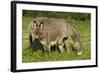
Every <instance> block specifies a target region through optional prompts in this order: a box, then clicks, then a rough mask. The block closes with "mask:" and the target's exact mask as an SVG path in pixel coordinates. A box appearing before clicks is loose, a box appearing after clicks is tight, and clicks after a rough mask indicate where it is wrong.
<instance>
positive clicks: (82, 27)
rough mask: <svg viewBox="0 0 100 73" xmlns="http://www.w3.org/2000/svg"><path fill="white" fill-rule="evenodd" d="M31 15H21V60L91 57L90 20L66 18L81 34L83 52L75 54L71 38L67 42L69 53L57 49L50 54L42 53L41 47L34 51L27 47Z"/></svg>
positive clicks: (83, 58)
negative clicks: (78, 54)
mask: <svg viewBox="0 0 100 73" xmlns="http://www.w3.org/2000/svg"><path fill="white" fill-rule="evenodd" d="M31 19H32V18H31V17H25V16H23V25H22V29H23V34H22V38H23V43H22V44H23V45H22V46H23V48H22V61H23V62H24V63H29V62H43V61H64V60H67V61H69V60H87V59H91V47H90V41H91V39H90V37H91V35H90V32H91V31H90V20H84V21H81V20H80V21H79V20H75V19H68V21H69V22H70V23H71V24H72V25H73V26H74V27H75V28H76V29H77V30H78V31H79V33H80V36H81V47H82V50H83V54H82V55H81V56H77V55H76V52H75V51H73V50H72V47H71V40H69V43H68V44H67V47H68V48H69V53H68V52H67V51H65V52H64V53H63V54H61V53H59V51H57V50H55V51H52V52H51V54H48V53H43V52H42V49H40V48H39V49H38V50H37V51H35V52H32V48H30V47H29V41H28V38H29V28H28V27H29V23H30V21H31Z"/></svg>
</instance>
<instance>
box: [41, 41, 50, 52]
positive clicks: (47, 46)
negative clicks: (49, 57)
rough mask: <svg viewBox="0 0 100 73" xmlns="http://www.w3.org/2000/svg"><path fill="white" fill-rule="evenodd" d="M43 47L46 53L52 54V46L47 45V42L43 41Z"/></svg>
mask: <svg viewBox="0 0 100 73" xmlns="http://www.w3.org/2000/svg"><path fill="white" fill-rule="evenodd" d="M41 43H42V45H43V47H44V52H49V53H50V52H51V50H50V45H48V44H46V41H41Z"/></svg>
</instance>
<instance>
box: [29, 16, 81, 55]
mask: <svg viewBox="0 0 100 73" xmlns="http://www.w3.org/2000/svg"><path fill="white" fill-rule="evenodd" d="M33 35H35V36H34V39H39V41H40V42H41V43H42V44H43V47H44V51H47V52H49V53H50V52H51V49H50V47H51V46H52V45H54V44H58V46H59V50H60V52H61V53H63V52H64V45H65V44H66V43H65V40H67V39H69V38H70V37H71V38H72V40H73V42H74V44H73V47H74V49H75V50H76V51H77V55H81V54H82V51H81V47H80V36H79V33H78V31H77V30H76V29H75V28H74V27H73V26H72V25H70V24H69V23H68V22H66V20H65V19H56V18H43V17H38V18H35V19H33V20H32V22H31V23H30V36H29V41H30V45H32V41H33V39H32V38H33Z"/></svg>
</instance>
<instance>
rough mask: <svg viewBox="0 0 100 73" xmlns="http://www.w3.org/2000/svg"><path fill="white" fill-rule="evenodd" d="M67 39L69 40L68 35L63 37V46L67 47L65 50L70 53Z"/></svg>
mask: <svg viewBox="0 0 100 73" xmlns="http://www.w3.org/2000/svg"><path fill="white" fill-rule="evenodd" d="M67 40H68V37H64V38H63V43H64V44H63V48H64V49H65V50H67V53H69V49H68V48H67V45H66V43H67Z"/></svg>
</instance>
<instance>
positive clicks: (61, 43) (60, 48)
mask: <svg viewBox="0 0 100 73" xmlns="http://www.w3.org/2000/svg"><path fill="white" fill-rule="evenodd" d="M58 46H59V50H60V52H61V53H63V52H64V47H63V46H64V43H63V41H62V40H59V41H58Z"/></svg>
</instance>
